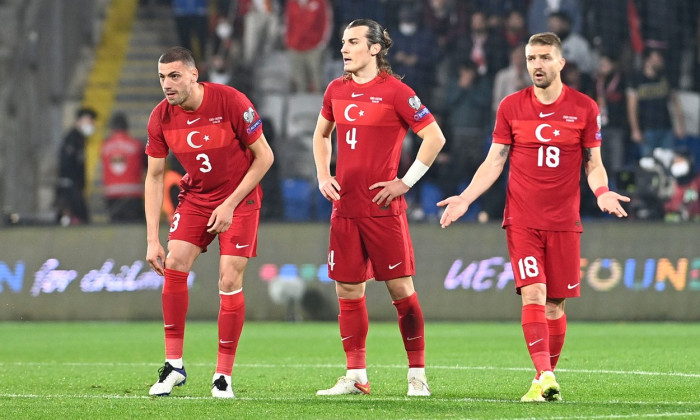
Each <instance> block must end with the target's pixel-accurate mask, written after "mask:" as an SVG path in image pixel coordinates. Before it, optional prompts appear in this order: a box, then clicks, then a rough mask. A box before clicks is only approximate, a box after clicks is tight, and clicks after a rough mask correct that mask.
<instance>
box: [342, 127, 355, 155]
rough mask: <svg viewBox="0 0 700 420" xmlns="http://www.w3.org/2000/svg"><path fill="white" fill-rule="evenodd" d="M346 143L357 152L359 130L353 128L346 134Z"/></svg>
mask: <svg viewBox="0 0 700 420" xmlns="http://www.w3.org/2000/svg"><path fill="white" fill-rule="evenodd" d="M345 143H347V144H349V145H350V148H351V149H352V150H355V145H356V144H357V128H355V127H353V128H351V129H350V130H348V131H346V132H345Z"/></svg>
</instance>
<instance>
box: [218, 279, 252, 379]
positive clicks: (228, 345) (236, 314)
mask: <svg viewBox="0 0 700 420" xmlns="http://www.w3.org/2000/svg"><path fill="white" fill-rule="evenodd" d="M219 297H220V298H221V306H220V308H219V351H218V353H217V360H216V373H222V374H224V375H229V376H231V372H232V371H233V361H234V359H235V357H236V349H237V348H238V340H239V339H240V338H241V331H242V330H243V321H244V320H245V298H244V297H243V290H240V291H238V292H237V293H234V294H223V293H221V292H219Z"/></svg>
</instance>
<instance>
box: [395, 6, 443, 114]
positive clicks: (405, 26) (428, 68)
mask: <svg viewBox="0 0 700 420" xmlns="http://www.w3.org/2000/svg"><path fill="white" fill-rule="evenodd" d="M392 37H393V39H394V41H395V42H394V48H395V49H394V48H392V49H391V50H389V55H388V57H387V58H388V59H389V61H391V63H392V66H393V68H394V72H395V73H396V74H399V75H402V76H403V81H404V82H405V83H406V84H408V85H410V86H411V87H412V88H413V90H415V92H416V95H418V97H419V98H421V99H422V100H423V101H425V103H432V95H431V94H432V86H433V85H434V82H435V70H436V66H437V63H438V61H439V60H440V48H439V44H438V42H437V39H436V38H435V35H434V34H433V32H432V31H431V30H430V28H428V27H426V26H425V25H422V24H421V22H420V15H419V14H418V10H417V9H416V8H415V7H413V6H408V5H407V6H403V7H402V8H401V9H400V10H399V25H398V31H397V32H396V33H395V34H393V35H392Z"/></svg>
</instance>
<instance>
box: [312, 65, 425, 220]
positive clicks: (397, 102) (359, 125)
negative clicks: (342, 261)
mask: <svg viewBox="0 0 700 420" xmlns="http://www.w3.org/2000/svg"><path fill="white" fill-rule="evenodd" d="M321 115H322V116H323V118H325V119H327V120H328V121H334V122H335V124H336V134H337V139H338V142H337V143H338V148H337V162H336V179H337V181H338V183H339V184H340V200H338V201H337V202H336V203H334V212H335V213H336V214H337V215H338V216H342V217H376V216H387V215H396V214H399V213H400V212H402V211H405V210H406V201H405V200H404V198H403V196H401V197H397V198H395V199H394V200H392V202H391V204H390V205H389V206H388V207H379V206H378V205H377V204H376V203H372V198H373V197H374V196H375V195H376V194H377V192H378V190H370V189H369V187H370V186H371V185H372V184H375V183H377V182H382V181H390V180H392V179H394V178H396V176H397V172H398V169H399V160H400V159H401V147H402V144H403V140H404V138H405V136H406V132H407V131H408V128H409V127H410V128H411V129H412V130H413V131H414V132H418V131H420V130H421V129H423V128H424V127H425V126H427V125H428V124H430V123H431V122H433V121H435V118H434V117H433V115H432V114H431V113H430V111H429V110H428V108H426V107H425V105H423V104H422V103H421V101H420V99H419V98H418V97H417V96H416V94H415V92H414V91H413V89H411V88H410V87H409V86H408V85H406V84H405V83H403V82H401V81H400V80H398V79H397V78H395V77H392V76H390V75H387V74H381V75H379V76H377V77H376V78H375V79H373V80H371V81H370V82H367V83H363V84H358V83H356V82H355V81H353V80H352V79H348V78H344V77H340V78H338V79H335V80H333V81H332V82H331V83H330V84H329V85H328V88H327V89H326V93H325V95H324V97H323V108H322V109H321Z"/></svg>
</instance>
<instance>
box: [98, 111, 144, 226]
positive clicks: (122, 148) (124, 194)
mask: <svg viewBox="0 0 700 420" xmlns="http://www.w3.org/2000/svg"><path fill="white" fill-rule="evenodd" d="M109 126H110V135H109V137H107V138H106V139H105V140H104V141H103V142H102V145H101V147H100V157H101V160H102V188H103V190H104V194H105V201H106V202H107V211H108V212H109V219H110V220H111V221H112V222H140V221H145V220H146V219H145V218H144V213H143V205H144V203H143V181H144V175H145V167H146V155H145V153H143V149H144V146H145V145H144V143H143V142H142V141H141V140H139V139H136V138H134V137H132V136H130V135H129V121H128V119H127V116H126V114H125V113H123V112H115V113H114V115H113V116H112V119H111V120H110V122H109Z"/></svg>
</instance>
